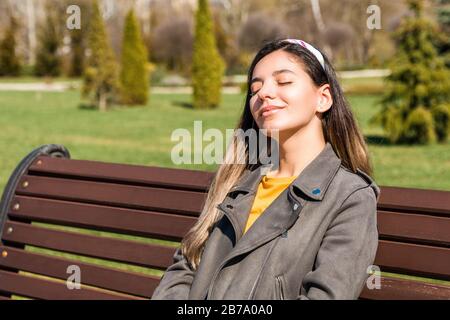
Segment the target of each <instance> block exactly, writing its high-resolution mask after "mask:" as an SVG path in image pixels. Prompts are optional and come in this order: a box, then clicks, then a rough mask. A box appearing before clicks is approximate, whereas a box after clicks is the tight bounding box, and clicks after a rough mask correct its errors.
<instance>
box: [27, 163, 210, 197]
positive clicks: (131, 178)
mask: <svg viewBox="0 0 450 320" xmlns="http://www.w3.org/2000/svg"><path fill="white" fill-rule="evenodd" d="M39 161H40V164H38V163H39ZM29 171H34V172H40V173H52V174H59V175H72V176H75V177H89V178H94V179H96V180H98V179H105V180H109V181H122V182H129V183H142V184H149V185H160V186H169V187H170V188H186V189H191V190H199V191H206V190H207V189H209V185H210V184H211V181H212V178H213V173H212V172H204V171H199V170H187V169H182V170H179V169H178V170H176V169H170V168H160V167H151V166H141V165H129V164H117V163H107V162H100V161H89V160H74V159H70V160H69V159H64V158H52V157H47V156H40V157H38V158H37V159H36V160H35V161H34V162H33V164H32V165H31V166H30V168H29Z"/></svg>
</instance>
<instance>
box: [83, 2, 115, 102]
mask: <svg viewBox="0 0 450 320" xmlns="http://www.w3.org/2000/svg"><path fill="white" fill-rule="evenodd" d="M92 8H93V10H92V15H91V21H90V25H89V31H88V44H87V45H88V49H89V55H88V59H87V62H86V68H85V70H84V79H83V80H84V82H83V88H82V93H83V96H84V97H88V98H89V99H90V102H91V104H92V105H93V106H95V107H97V108H98V109H99V110H100V111H106V109H107V106H108V104H110V103H111V102H113V101H114V100H115V99H116V94H117V89H118V86H119V81H118V73H117V64H116V60H115V57H114V53H113V51H112V49H111V47H110V45H109V43H108V37H107V34H106V30H105V25H104V23H103V20H102V17H101V14H100V9H99V7H98V3H97V1H94V2H93V7H92Z"/></svg>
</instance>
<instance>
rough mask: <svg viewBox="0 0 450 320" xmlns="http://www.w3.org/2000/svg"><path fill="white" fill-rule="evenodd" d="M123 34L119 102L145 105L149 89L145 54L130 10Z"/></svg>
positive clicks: (136, 23) (136, 24)
mask: <svg viewBox="0 0 450 320" xmlns="http://www.w3.org/2000/svg"><path fill="white" fill-rule="evenodd" d="M123 34H124V35H123V46H122V65H121V72H120V86H121V102H122V103H124V104H140V105H145V104H146V103H147V98H148V89H149V79H148V72H147V66H146V62H147V52H146V49H145V46H144V43H143V42H142V38H141V33H140V31H139V26H138V22H137V20H136V18H135V16H134V13H133V11H132V10H131V11H130V12H129V13H128V15H127V17H126V20H125V30H124V33H123Z"/></svg>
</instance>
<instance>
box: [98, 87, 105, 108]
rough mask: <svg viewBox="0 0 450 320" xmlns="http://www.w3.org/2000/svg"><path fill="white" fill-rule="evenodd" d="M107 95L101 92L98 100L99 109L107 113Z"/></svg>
mask: <svg viewBox="0 0 450 320" xmlns="http://www.w3.org/2000/svg"><path fill="white" fill-rule="evenodd" d="M106 107H107V106H106V94H105V93H102V92H100V94H99V99H98V109H99V110H100V111H102V112H104V111H106Z"/></svg>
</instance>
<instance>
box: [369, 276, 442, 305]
mask: <svg viewBox="0 0 450 320" xmlns="http://www.w3.org/2000/svg"><path fill="white" fill-rule="evenodd" d="M360 298H362V299H370V300H438V299H439V300H449V299H450V287H446V286H441V285H436V284H429V283H425V282H420V281H413V280H403V279H394V278H388V277H381V289H372V290H369V289H368V288H367V286H364V290H363V291H362V293H361V296H360Z"/></svg>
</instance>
